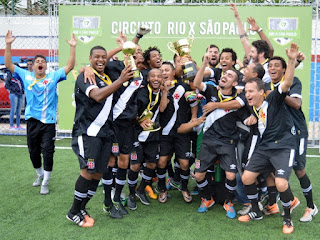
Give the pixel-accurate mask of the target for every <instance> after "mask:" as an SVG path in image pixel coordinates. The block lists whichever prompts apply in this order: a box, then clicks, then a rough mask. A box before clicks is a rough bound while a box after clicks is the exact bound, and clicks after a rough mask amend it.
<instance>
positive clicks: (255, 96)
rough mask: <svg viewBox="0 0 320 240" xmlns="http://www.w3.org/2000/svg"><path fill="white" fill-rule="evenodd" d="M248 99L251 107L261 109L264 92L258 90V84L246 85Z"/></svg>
mask: <svg viewBox="0 0 320 240" xmlns="http://www.w3.org/2000/svg"><path fill="white" fill-rule="evenodd" d="M245 92H246V99H247V101H248V104H249V106H254V107H260V106H261V104H262V102H263V100H264V95H263V94H264V92H263V90H260V91H259V90H258V86H257V83H256V82H250V83H246V85H245Z"/></svg>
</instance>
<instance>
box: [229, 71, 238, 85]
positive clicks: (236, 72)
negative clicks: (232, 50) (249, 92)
mask: <svg viewBox="0 0 320 240" xmlns="http://www.w3.org/2000/svg"><path fill="white" fill-rule="evenodd" d="M228 70H231V71H233V72H234V73H235V74H236V76H237V78H236V79H235V81H237V82H239V79H240V72H239V71H238V70H236V69H234V68H231V69H228Z"/></svg>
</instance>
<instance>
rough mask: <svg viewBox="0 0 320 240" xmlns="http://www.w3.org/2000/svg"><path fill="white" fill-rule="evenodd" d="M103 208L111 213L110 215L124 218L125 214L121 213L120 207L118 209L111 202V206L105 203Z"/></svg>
mask: <svg viewBox="0 0 320 240" xmlns="http://www.w3.org/2000/svg"><path fill="white" fill-rule="evenodd" d="M102 210H103V211H104V212H106V213H109V216H110V217H112V218H117V219H121V218H123V216H122V215H121V214H120V213H119V211H118V209H116V207H115V206H114V205H113V204H111V206H109V207H106V206H105V205H104V204H103V207H102Z"/></svg>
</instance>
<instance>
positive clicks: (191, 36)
mask: <svg viewBox="0 0 320 240" xmlns="http://www.w3.org/2000/svg"><path fill="white" fill-rule="evenodd" d="M188 39H189V40H191V43H190V42H189V45H190V49H191V48H192V44H193V41H194V35H192V34H190V35H189V36H188Z"/></svg>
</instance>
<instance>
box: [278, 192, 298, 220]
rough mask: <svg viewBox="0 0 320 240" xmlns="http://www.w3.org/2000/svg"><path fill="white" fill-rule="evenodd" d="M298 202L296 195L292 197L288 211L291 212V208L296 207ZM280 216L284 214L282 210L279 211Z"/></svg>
mask: <svg viewBox="0 0 320 240" xmlns="http://www.w3.org/2000/svg"><path fill="white" fill-rule="evenodd" d="M299 204H300V201H299V199H298V198H297V197H294V198H293V200H292V201H291V204H290V213H292V211H293V209H295V208H296V207H298V206H299ZM281 216H284V212H282V213H281Z"/></svg>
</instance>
